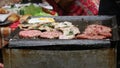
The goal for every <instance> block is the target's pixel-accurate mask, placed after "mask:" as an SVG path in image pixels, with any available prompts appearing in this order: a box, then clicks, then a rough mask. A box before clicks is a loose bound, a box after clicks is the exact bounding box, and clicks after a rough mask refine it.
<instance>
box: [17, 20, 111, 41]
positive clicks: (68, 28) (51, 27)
mask: <svg viewBox="0 0 120 68" xmlns="http://www.w3.org/2000/svg"><path fill="white" fill-rule="evenodd" d="M36 19H37V20H36ZM30 22H31V23H30ZM33 22H34V24H33ZM36 22H38V23H36ZM29 23H30V24H26V25H23V24H22V25H21V26H20V28H21V29H27V30H25V31H21V32H20V33H19V35H20V37H23V38H32V37H33V38H34V37H39V38H48V39H53V38H58V39H74V38H77V39H106V38H110V37H111V36H112V34H111V31H112V30H111V28H110V27H107V26H103V25H99V24H91V25H88V26H87V28H86V29H85V31H84V32H83V33H81V32H80V30H79V28H78V27H76V26H75V25H73V24H72V23H71V22H68V21H65V22H55V20H54V19H53V18H32V19H31V20H29ZM36 29H37V30H36Z"/></svg>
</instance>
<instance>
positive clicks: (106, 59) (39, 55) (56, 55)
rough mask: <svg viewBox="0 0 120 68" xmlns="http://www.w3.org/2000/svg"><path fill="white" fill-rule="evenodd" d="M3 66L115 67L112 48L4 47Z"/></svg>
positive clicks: (24, 67)
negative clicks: (53, 48) (43, 48)
mask: <svg viewBox="0 0 120 68" xmlns="http://www.w3.org/2000/svg"><path fill="white" fill-rule="evenodd" d="M3 53H4V54H3V56H4V64H5V68H116V52H115V49H114V48H109V49H95V50H73V51H65V50H64V51H63V50H60V51H57V50H53V51H52V50H51V51H49V50H31V49H4V50H3Z"/></svg>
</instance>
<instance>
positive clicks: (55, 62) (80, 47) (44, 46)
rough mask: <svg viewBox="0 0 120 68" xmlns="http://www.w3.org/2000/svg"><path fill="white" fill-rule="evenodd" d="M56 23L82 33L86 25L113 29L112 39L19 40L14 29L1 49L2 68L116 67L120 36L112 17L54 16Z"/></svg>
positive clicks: (17, 30)
mask: <svg viewBox="0 0 120 68" xmlns="http://www.w3.org/2000/svg"><path fill="white" fill-rule="evenodd" d="M52 18H54V19H55V20H56V21H58V22H61V21H70V22H72V23H73V24H74V25H76V26H78V27H79V29H80V31H81V32H83V31H84V29H85V28H86V26H87V25H90V24H94V23H97V24H102V25H105V26H108V27H111V28H112V37H111V38H109V39H102V40H88V39H71V40H59V39H21V38H19V36H18V33H19V31H21V30H20V29H19V28H17V29H16V30H15V31H14V32H13V33H12V34H11V35H10V36H9V38H8V39H10V40H9V45H8V46H7V47H5V48H4V49H3V60H4V64H5V68H21V67H22V68H40V67H41V68H116V56H117V55H116V46H117V45H118V40H119V34H118V29H117V24H116V18H115V17H114V16H55V17H52Z"/></svg>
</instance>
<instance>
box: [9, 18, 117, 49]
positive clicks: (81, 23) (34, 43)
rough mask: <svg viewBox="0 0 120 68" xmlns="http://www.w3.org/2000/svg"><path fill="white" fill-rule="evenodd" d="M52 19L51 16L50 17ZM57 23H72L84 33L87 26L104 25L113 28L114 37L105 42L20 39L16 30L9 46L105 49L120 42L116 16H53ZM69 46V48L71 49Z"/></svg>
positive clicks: (11, 36) (104, 40)
mask: <svg viewBox="0 0 120 68" xmlns="http://www.w3.org/2000/svg"><path fill="white" fill-rule="evenodd" d="M50 17H51V16H50ZM52 18H54V19H55V20H56V21H58V22H60V21H70V22H72V23H73V25H76V26H78V28H79V29H80V31H81V32H83V31H84V29H85V28H86V26H87V25H90V24H94V23H97V24H102V25H105V26H108V27H111V28H112V37H111V38H110V39H103V40H88V39H72V40H59V39H20V38H19V37H18V32H19V31H20V29H19V28H18V29H16V30H15V32H13V33H12V34H11V35H10V37H9V38H10V40H9V46H8V47H10V48H12V47H13V48H14V47H41V46H61V45H64V46H66V45H67V46H68V45H69V46H80V47H88V48H90V47H93V48H101V47H102V48H104V47H111V46H114V45H113V42H116V41H118V40H119V34H118V26H117V22H116V17H115V16H52ZM69 46H68V47H69Z"/></svg>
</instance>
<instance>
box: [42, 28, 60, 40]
mask: <svg viewBox="0 0 120 68" xmlns="http://www.w3.org/2000/svg"><path fill="white" fill-rule="evenodd" d="M60 35H62V32H60V31H56V30H54V31H46V32H42V33H41V34H40V37H41V38H49V39H52V38H58V37H59V36H60Z"/></svg>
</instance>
